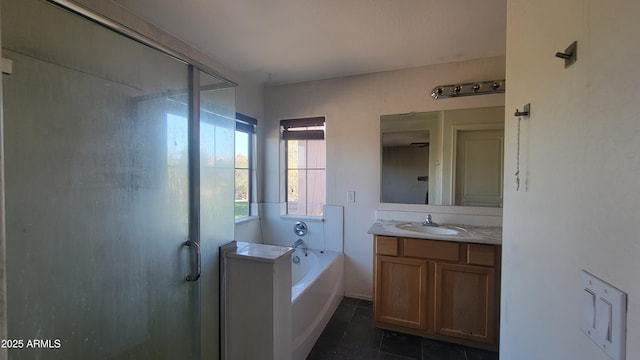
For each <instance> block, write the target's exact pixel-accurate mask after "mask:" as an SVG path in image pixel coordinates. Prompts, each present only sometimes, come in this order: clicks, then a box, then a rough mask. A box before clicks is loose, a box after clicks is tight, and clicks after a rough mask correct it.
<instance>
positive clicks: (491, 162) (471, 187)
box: [380, 106, 504, 207]
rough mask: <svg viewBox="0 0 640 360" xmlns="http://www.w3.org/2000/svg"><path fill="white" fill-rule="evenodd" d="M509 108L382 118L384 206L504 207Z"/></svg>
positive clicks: (382, 198)
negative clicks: (504, 162) (385, 204)
mask: <svg viewBox="0 0 640 360" xmlns="http://www.w3.org/2000/svg"><path fill="white" fill-rule="evenodd" d="M503 143H504V106H498V107H486V108H474V109H460V110H444V111H434V112H423V113H409V114H397V115H383V116H381V117H380V144H381V160H382V161H381V164H382V167H381V179H380V186H381V189H380V202H382V203H401V204H430V205H455V206H483V207H502V187H503V184H502V182H503V148H504V144H503Z"/></svg>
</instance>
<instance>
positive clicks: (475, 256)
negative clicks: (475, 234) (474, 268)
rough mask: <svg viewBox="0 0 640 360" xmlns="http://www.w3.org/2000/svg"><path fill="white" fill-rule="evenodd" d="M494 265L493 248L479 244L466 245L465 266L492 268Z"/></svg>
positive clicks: (494, 254)
mask: <svg viewBox="0 0 640 360" xmlns="http://www.w3.org/2000/svg"><path fill="white" fill-rule="evenodd" d="M495 263H496V251H495V246H493V245H481V244H469V245H467V264H473V265H484V266H494V265H495Z"/></svg>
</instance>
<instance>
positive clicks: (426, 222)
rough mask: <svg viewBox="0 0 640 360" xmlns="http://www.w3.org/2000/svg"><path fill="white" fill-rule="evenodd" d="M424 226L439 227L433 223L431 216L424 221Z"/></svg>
mask: <svg viewBox="0 0 640 360" xmlns="http://www.w3.org/2000/svg"><path fill="white" fill-rule="evenodd" d="M422 226H438V224H436V223H434V222H433V221H431V214H427V217H426V218H425V219H424V222H423V223H422Z"/></svg>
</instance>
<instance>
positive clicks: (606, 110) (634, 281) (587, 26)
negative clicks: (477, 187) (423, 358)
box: [500, 0, 640, 360]
mask: <svg viewBox="0 0 640 360" xmlns="http://www.w3.org/2000/svg"><path fill="white" fill-rule="evenodd" d="M638 14H640V2H637V1H614V2H611V1H581V0H567V1H562V2H558V1H550V0H545V1H529V0H510V1H509V2H508V16H507V19H508V27H507V34H508V35H507V79H508V83H509V89H508V91H507V96H506V113H507V120H506V137H505V140H506V159H505V160H506V161H505V203H504V233H503V236H504V240H503V280H502V281H503V282H502V320H501V325H502V327H501V354H500V357H501V358H502V359H519V360H538V359H565V360H574V359H575V360H605V359H609V357H608V356H607V355H606V354H605V353H604V352H603V351H601V350H600V349H599V348H598V347H597V346H596V345H595V344H593V343H591V341H590V340H589V339H588V338H587V337H586V336H585V335H583V334H582V332H581V331H580V328H579V324H580V317H579V314H580V313H579V311H580V291H581V285H580V275H579V274H580V270H581V269H586V270H588V271H589V272H591V273H593V274H594V275H596V276H598V277H600V278H602V279H603V280H605V281H607V282H609V283H611V284H613V285H614V286H616V287H618V288H620V289H621V290H623V291H625V292H627V293H628V295H629V298H628V300H629V303H628V317H627V320H628V328H627V331H628V333H627V357H626V358H627V359H639V358H640V342H638V341H637V340H638V338H639V336H640V311H639V307H640V300H639V299H640V282H638V274H640V262H638V258H639V257H640V191H638V184H639V180H638V179H640V141H639V139H640V119H639V117H640V115H639V114H640V102H639V101H638V99H639V98H638V94H639V91H640V75H639V74H640V73H639V72H638V63H639V60H640V46H638V39H637V37H638V36H637V34H638V33H639V32H640V22H638V20H637V16H638ZM574 40H577V41H578V61H577V63H575V64H574V65H573V66H572V67H570V68H568V69H565V68H564V66H563V60H561V59H558V58H555V57H554V54H555V53H556V52H557V51H563V50H564V49H565V48H566V47H567V46H568V45H569V44H570V43H571V42H573V41H574ZM529 102H530V103H531V111H532V116H531V118H530V119H527V120H522V129H521V130H522V135H521V144H520V162H521V170H520V171H521V173H522V174H523V175H522V186H521V188H520V191H516V190H515V182H514V176H513V174H514V172H515V170H516V168H515V167H516V162H517V159H516V154H517V141H516V132H517V129H516V127H517V120H516V118H514V117H513V116H512V114H513V112H514V111H515V110H516V108H519V109H522V106H523V105H524V104H526V103H529Z"/></svg>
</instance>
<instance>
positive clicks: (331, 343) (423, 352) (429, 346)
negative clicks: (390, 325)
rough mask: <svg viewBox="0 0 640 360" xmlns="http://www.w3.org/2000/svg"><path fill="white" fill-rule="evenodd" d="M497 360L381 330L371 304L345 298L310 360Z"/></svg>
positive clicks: (487, 354) (495, 356) (481, 352)
mask: <svg viewBox="0 0 640 360" xmlns="http://www.w3.org/2000/svg"><path fill="white" fill-rule="evenodd" d="M319 359H322V360H340V359H345V360H356V359H363V360H376V359H380V360H383V359H384V360H394V359H397V360H401V359H405V360H406V359H416V360H498V354H497V353H494V352H490V351H485V350H478V349H473V348H469V347H466V346H462V345H456V344H450V343H447V342H441V341H435V340H429V339H423V338H421V337H419V336H413V335H407V334H401V333H396V332H393V331H388V330H382V329H378V328H376V326H375V322H374V321H373V314H372V308H371V302H370V301H364V300H358V299H353V298H347V297H345V298H344V299H342V302H341V303H340V305H339V306H338V309H337V310H336V312H335V313H334V314H333V317H332V318H331V320H330V321H329V324H327V327H326V328H325V329H324V331H323V332H322V334H321V335H320V338H319V339H318V341H317V342H316V344H315V346H314V347H313V349H312V350H311V353H310V354H309V356H308V357H307V360H319Z"/></svg>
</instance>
